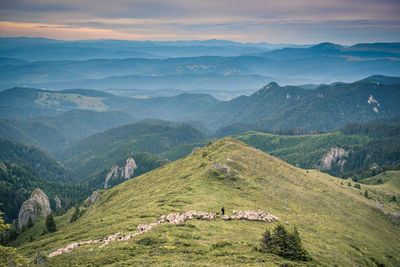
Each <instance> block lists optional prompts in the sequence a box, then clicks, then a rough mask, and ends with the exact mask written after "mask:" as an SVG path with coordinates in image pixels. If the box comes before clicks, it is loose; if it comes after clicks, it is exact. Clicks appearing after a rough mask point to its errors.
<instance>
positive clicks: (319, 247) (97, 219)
mask: <svg viewBox="0 0 400 267" xmlns="http://www.w3.org/2000/svg"><path fill="white" fill-rule="evenodd" d="M199 152H200V153H195V154H191V155H189V156H187V157H186V158H183V159H181V160H178V161H176V162H173V163H170V164H167V165H164V166H162V167H160V168H158V169H156V170H154V171H152V172H149V173H146V174H144V175H142V176H139V177H137V178H135V179H132V180H130V181H127V182H124V183H122V184H120V185H118V186H116V187H114V188H112V189H110V190H106V191H103V192H102V194H101V197H100V199H99V200H98V201H96V202H95V204H93V205H91V206H89V207H88V208H87V210H86V212H85V213H84V215H83V216H82V217H81V218H79V219H78V220H77V221H76V222H74V223H69V221H70V217H71V216H72V213H73V210H71V211H70V212H68V213H67V214H65V215H63V216H60V217H55V220H56V223H57V227H58V229H59V230H58V231H57V232H55V233H51V234H45V235H43V236H40V235H39V234H38V233H40V231H41V229H42V227H43V225H42V224H43V222H42V221H41V222H39V223H36V224H35V226H34V227H33V228H31V229H29V230H27V231H26V232H24V233H23V234H22V235H21V236H20V237H19V239H17V240H16V243H15V244H18V247H19V251H20V252H21V253H23V254H24V255H25V256H26V257H28V258H29V259H30V260H32V259H33V257H34V255H35V252H36V251H37V249H38V248H39V249H40V250H41V252H43V253H46V254H47V253H50V252H52V251H55V250H57V249H58V248H60V247H63V246H65V245H67V244H69V243H72V242H76V241H83V240H89V239H97V238H102V237H104V236H106V235H110V234H113V233H116V232H118V231H123V232H124V233H128V232H134V231H135V230H136V227H137V225H138V224H141V223H149V222H153V221H155V220H156V219H157V218H158V217H159V216H160V215H162V214H167V213H169V212H173V211H189V210H198V211H209V212H219V211H220V209H221V207H225V211H226V213H227V214H230V213H232V210H234V209H236V210H247V209H252V210H258V209H262V210H264V211H265V212H270V213H272V214H274V215H276V216H278V217H280V218H281V222H284V223H285V222H288V224H289V225H297V227H298V230H299V233H300V237H301V238H302V240H303V243H304V246H305V248H306V249H307V250H308V251H309V252H310V254H311V256H312V257H313V258H314V260H313V261H312V262H309V263H303V262H291V261H287V260H284V259H282V258H280V257H278V256H275V255H272V254H266V253H262V252H258V251H256V250H255V249H254V248H255V247H256V246H258V245H259V241H260V239H261V236H262V233H263V232H264V231H265V229H266V228H272V227H273V226H274V225H276V223H262V222H249V221H222V220H219V219H217V220H215V221H199V220H191V221H187V222H185V223H184V224H182V225H164V226H157V227H155V228H153V229H152V230H151V231H149V232H147V233H144V234H142V235H140V236H138V237H135V238H133V239H131V240H129V241H122V242H114V243H111V244H109V245H108V246H106V247H104V248H102V249H99V248H98V244H97V245H87V246H83V247H80V248H78V249H76V250H74V251H73V252H72V253H69V254H65V255H62V256H57V257H54V258H51V259H49V261H48V263H47V265H49V266H66V265H68V266H82V265H88V266H90V265H102V266H108V265H110V266H112V265H118V266H130V265H139V264H144V265H161V266H163V265H166V266H189V265H202V266H215V265H232V266H246V265H248V266H254V265H260V266H261V265H262V266H275V265H282V264H289V266H290V265H294V266H302V265H305V264H307V265H311V266H315V265H318V266H320V265H322V266H324V265H325V266H327V265H329V266H335V265H337V266H357V265H361V266H375V265H377V264H385V266H398V265H399V264H400V253H399V247H400V227H399V226H398V225H396V224H394V223H392V222H391V221H389V219H388V218H386V216H384V215H383V214H382V213H381V212H380V211H378V210H377V209H376V208H375V203H374V201H373V199H367V198H365V197H364V196H363V195H362V193H361V190H362V189H363V188H362V189H361V190H360V189H357V188H354V186H351V187H349V186H347V184H346V183H345V184H344V185H342V184H341V182H343V180H342V179H338V178H334V177H332V176H329V175H327V174H324V173H320V172H317V171H314V170H303V169H299V168H296V167H294V166H291V165H289V164H287V163H285V162H283V161H281V160H279V159H277V158H274V157H271V156H269V155H267V154H265V153H263V152H261V151H259V150H257V149H254V148H251V147H249V146H247V145H245V144H243V143H242V142H240V141H237V140H234V139H231V138H225V139H221V140H218V141H215V142H213V143H211V144H210V145H208V146H207V147H205V148H203V149H202V150H200V151H199ZM202 152H205V154H206V156H204V157H203V153H202ZM215 163H226V164H228V165H229V167H230V168H231V169H232V170H234V171H235V172H236V173H237V174H238V175H237V179H234V180H233V179H230V178H229V177H226V178H224V177H217V178H216V177H214V176H210V175H207V172H208V170H210V167H211V165H212V164H215ZM353 184H354V183H353ZM362 187H363V185H362ZM366 187H369V186H366ZM33 233H35V234H36V235H35V241H34V242H26V240H28V236H29V234H33Z"/></svg>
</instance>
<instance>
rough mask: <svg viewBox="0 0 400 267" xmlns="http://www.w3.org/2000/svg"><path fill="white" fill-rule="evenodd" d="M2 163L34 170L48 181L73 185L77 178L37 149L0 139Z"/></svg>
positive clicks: (51, 157)
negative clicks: (5, 162)
mask: <svg viewBox="0 0 400 267" xmlns="http://www.w3.org/2000/svg"><path fill="white" fill-rule="evenodd" d="M0 161H8V162H13V163H18V164H20V165H25V166H28V167H30V168H32V169H33V170H34V171H35V172H36V173H37V175H38V176H40V177H41V178H43V179H46V180H48V181H53V182H64V183H71V182H74V181H76V177H75V176H74V175H73V174H72V173H71V171H70V170H68V169H67V168H66V167H65V166H64V165H63V164H62V163H61V162H60V161H58V160H56V159H55V158H54V157H53V156H52V155H51V154H48V153H46V152H44V151H42V150H40V149H39V148H37V147H34V146H29V145H24V144H20V143H17V142H12V141H9V140H6V139H3V138H1V137H0Z"/></svg>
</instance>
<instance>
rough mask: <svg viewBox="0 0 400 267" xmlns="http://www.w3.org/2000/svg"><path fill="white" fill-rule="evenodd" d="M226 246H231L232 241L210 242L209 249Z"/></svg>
mask: <svg viewBox="0 0 400 267" xmlns="http://www.w3.org/2000/svg"><path fill="white" fill-rule="evenodd" d="M226 246H232V243H230V242H227V241H218V242H217V243H214V244H212V246H211V249H217V248H223V247H226Z"/></svg>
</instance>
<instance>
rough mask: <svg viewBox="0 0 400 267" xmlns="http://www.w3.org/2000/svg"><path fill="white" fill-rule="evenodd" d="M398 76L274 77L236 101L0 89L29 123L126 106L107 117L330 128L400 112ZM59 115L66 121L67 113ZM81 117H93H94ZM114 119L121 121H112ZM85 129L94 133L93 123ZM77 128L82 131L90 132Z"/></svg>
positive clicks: (3, 107) (1, 106) (1, 98)
mask: <svg viewBox="0 0 400 267" xmlns="http://www.w3.org/2000/svg"><path fill="white" fill-rule="evenodd" d="M398 80H399V78H396V77H388V76H372V77H369V78H366V79H364V80H361V81H357V82H353V83H334V84H331V85H321V86H317V87H316V88H315V89H304V88H303V87H301V86H284V87H281V86H279V85H278V84H277V83H269V84H268V85H266V86H264V87H263V88H262V89H260V90H258V91H257V92H255V93H254V94H252V95H250V96H248V97H247V96H240V97H237V98H234V99H232V100H230V101H218V100H216V99H215V98H213V97H211V96H209V95H206V94H187V93H184V94H180V95H177V96H173V97H155V98H147V99H134V98H129V97H121V96H115V95H113V94H109V93H105V92H101V91H95V90H78V89H76V90H63V91H48V90H39V89H31V88H12V89H8V90H5V91H2V92H0V111H1V112H0V117H3V118H10V117H11V118H17V119H22V118H24V119H29V118H30V122H29V123H38V122H37V121H40V120H42V119H37V118H38V117H44V116H46V115H47V116H49V115H53V116H54V115H59V114H61V113H62V112H65V111H72V110H80V109H81V110H82V109H83V110H93V111H101V112H104V111H107V112H109V111H118V112H123V113H122V114H121V113H107V114H108V115H107V116H108V118H103V120H108V121H109V126H110V127H114V126H118V123H117V121H118V120H114V119H112V118H119V119H120V120H121V122H120V124H119V125H122V124H123V123H125V122H128V121H129V120H130V121H132V120H133V118H130V119H128V118H129V116H124V115H123V114H124V113H127V114H130V116H132V117H134V118H135V119H144V118H158V119H164V120H174V121H198V122H200V123H202V124H203V125H205V126H206V127H207V128H209V129H211V130H213V131H215V130H217V129H218V128H221V127H231V128H232V127H233V128H232V130H229V129H228V128H225V130H224V131H226V132H227V133H229V134H234V133H236V132H235V130H234V129H235V127H236V128H240V130H243V129H248V130H256V129H293V128H298V129H304V130H323V131H330V130H333V129H338V128H340V127H342V126H344V125H345V124H348V123H352V122H364V121H368V120H372V119H382V118H387V117H391V116H396V115H399V114H400V107H399V105H398V103H399V102H400V90H399V87H400V84H399V83H398ZM45 114H46V115H45ZM74 114H75V115H76V116H78V117H80V116H86V115H89V114H90V116H98V117H99V118H100V117H104V116H105V115H106V113H101V114H103V115H100V114H97V113H87V114H86V115H85V114H79V113H70V114H69V115H68V116H69V117H70V118H72V117H74ZM60 116H61V115H60ZM62 116H66V115H62ZM32 117H34V118H36V119H33V118H32ZM43 120H45V121H48V126H49V125H51V124H58V126H57V127H55V128H60V127H64V126H62V124H61V123H60V122H55V121H54V119H43ZM58 120H59V121H63V119H62V117H59V119H58ZM77 120H78V121H79V120H84V121H86V122H88V121H90V120H89V118H81V119H77ZM52 121H53V122H52ZM112 121H114V122H115V124H110V123H111V122H112ZM238 123H239V124H240V125H238ZM99 124H101V122H99ZM230 125H232V126H230ZM48 126H47V127H48ZM93 127H95V128H96V127H97V128H98V127H99V126H93ZM107 127H108V126H105V127H103V128H98V129H106V128H107ZM14 128H15V127H14ZM64 128H65V127H64ZM71 131H76V130H73V129H71ZM83 131H89V132H88V134H90V133H91V132H90V130H88V129H86V130H83ZM92 132H94V131H92ZM76 134H77V137H83V136H84V135H85V134H84V133H76ZM86 136H87V134H86Z"/></svg>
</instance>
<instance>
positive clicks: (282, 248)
mask: <svg viewBox="0 0 400 267" xmlns="http://www.w3.org/2000/svg"><path fill="white" fill-rule="evenodd" d="M261 250H262V251H265V252H268V253H272V254H275V255H278V256H281V257H282V258H285V259H289V260H295V261H309V260H311V256H310V254H309V253H308V252H307V251H306V250H305V248H304V247H303V245H302V243H301V240H300V236H299V232H298V231H297V228H296V227H294V229H293V231H292V232H289V231H288V230H287V229H286V228H285V226H284V225H282V224H280V225H277V226H276V227H275V228H274V229H273V230H272V231H270V230H269V229H267V230H266V231H265V233H264V234H263V238H262V240H261Z"/></svg>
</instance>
